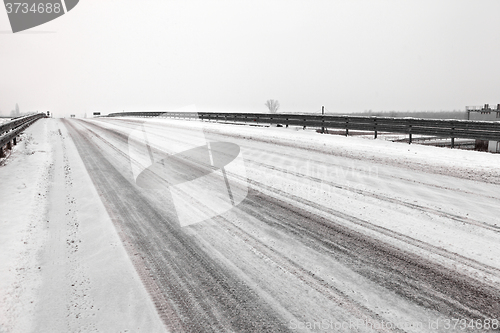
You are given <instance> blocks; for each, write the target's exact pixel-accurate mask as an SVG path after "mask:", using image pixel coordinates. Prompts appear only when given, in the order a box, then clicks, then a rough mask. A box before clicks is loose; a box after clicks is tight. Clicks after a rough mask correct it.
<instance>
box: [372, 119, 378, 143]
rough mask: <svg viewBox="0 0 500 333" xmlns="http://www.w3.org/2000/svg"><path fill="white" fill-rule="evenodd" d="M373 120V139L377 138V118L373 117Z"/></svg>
mask: <svg viewBox="0 0 500 333" xmlns="http://www.w3.org/2000/svg"><path fill="white" fill-rule="evenodd" d="M373 120H374V121H375V126H373V129H374V130H375V133H374V139H376V138H377V118H375V119H373Z"/></svg>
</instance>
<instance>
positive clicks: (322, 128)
mask: <svg viewBox="0 0 500 333" xmlns="http://www.w3.org/2000/svg"><path fill="white" fill-rule="evenodd" d="M321 115H322V116H324V115H325V106H324V105H322V106H321ZM321 121H322V122H323V123H324V122H325V119H324V118H322V119H321ZM324 133H325V127H321V134H324Z"/></svg>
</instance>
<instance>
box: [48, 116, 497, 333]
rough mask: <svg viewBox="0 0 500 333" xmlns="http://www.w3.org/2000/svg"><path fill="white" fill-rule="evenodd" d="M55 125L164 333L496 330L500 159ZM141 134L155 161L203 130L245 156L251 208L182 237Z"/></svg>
mask: <svg viewBox="0 0 500 333" xmlns="http://www.w3.org/2000/svg"><path fill="white" fill-rule="evenodd" d="M46 121H47V122H52V124H51V125H50V126H53V127H54V128H60V129H62V131H63V132H62V133H63V134H62V135H63V136H64V135H65V133H67V140H70V139H71V140H72V142H74V144H75V146H76V149H77V151H78V153H79V156H80V157H81V159H82V161H83V164H84V165H85V168H86V170H87V172H88V174H89V175H90V179H91V180H92V183H93V186H95V189H96V190H97V193H98V194H99V197H100V199H101V200H102V202H103V204H104V206H105V207H106V212H107V214H108V215H109V217H110V218H111V220H112V221H113V224H114V226H115V228H116V230H117V231H118V234H119V237H120V239H121V242H122V243H123V245H124V247H125V250H126V253H127V254H128V257H129V258H130V259H131V260H132V262H133V265H134V267H135V270H136V272H137V273H138V275H139V276H140V279H141V280H142V283H143V285H144V286H145V287H146V290H147V292H148V293H149V295H150V297H151V299H152V301H153V303H154V305H155V307H156V310H157V312H158V314H159V316H160V318H161V320H162V321H163V323H164V324H165V327H166V329H167V330H168V331H172V332H183V331H185V332H207V331H217V332H220V331H227V332H265V331H269V332H288V331H322V330H323V331H336V332H337V331H340V332H351V331H359V332H390V331H406V332H436V331H442V332H453V331H457V332H464V331H478V330H477V329H476V328H472V326H467V327H465V329H464V328H463V324H464V321H461V322H458V324H457V320H458V319H465V318H467V325H470V323H471V321H470V319H473V320H475V321H474V322H473V323H474V324H477V323H478V320H481V322H482V323H484V322H485V320H486V321H487V322H488V321H489V323H490V327H491V325H492V324H493V328H495V326H494V325H495V322H496V320H499V319H500V259H499V258H500V246H498V244H500V219H499V216H500V191H499V190H500V185H499V184H500V180H499V175H500V170H499V169H500V168H499V161H500V159H499V157H498V155H492V154H487V153H479V152H470V151H459V150H449V149H443V148H435V147H424V146H414V145H411V146H410V145H406V144H401V143H390V142H380V141H375V140H366V139H360V138H344V137H339V136H327V135H324V136H323V135H319V134H316V133H312V132H305V131H297V130H295V129H284V128H257V127H249V126H236V125H222V124H213V123H198V122H192V121H180V120H165V119H163V120H160V119H153V120H151V119H150V120H143V119H125V118H123V119H94V120H74V119H72V120H46ZM137 128H142V129H143V130H144V129H146V131H147V132H148V133H154V136H155V137H156V141H155V139H150V142H149V143H148V147H151V149H152V152H151V151H150V152H149V154H150V156H151V157H152V160H154V154H157V152H158V151H159V150H161V149H162V148H165V147H167V148H166V150H168V147H170V146H173V145H176V146H179V145H180V146H182V145H185V146H190V145H191V142H190V140H192V138H193V137H194V136H195V134H194V133H195V132H196V131H198V130H199V131H203V133H204V137H205V138H206V140H207V141H208V142H211V143H212V144H213V143H215V142H230V143H233V144H236V145H238V146H239V147H240V154H241V156H242V157H243V161H244V167H245V177H242V176H241V175H235V174H233V175H231V172H228V174H229V176H228V177H229V183H231V182H233V183H235V184H236V185H234V184H233V183H231V184H233V185H231V186H236V187H240V188H242V187H247V191H248V192H245V194H246V197H245V198H244V199H243V201H242V202H241V203H239V204H237V205H236V206H235V207H233V208H232V209H229V210H227V211H225V212H223V213H221V214H220V215H217V216H215V217H213V218H211V219H208V220H205V221H202V222H199V223H193V224H190V225H188V226H183V225H182V217H181V215H182V213H180V212H179V206H178V205H176V202H175V198H174V196H175V193H174V191H173V190H172V191H169V190H168V189H161V188H160V189H158V188H157V189H148V188H142V187H140V186H138V185H137V182H136V178H137V175H136V174H134V171H133V169H134V163H136V162H137V161H135V159H134V158H135V155H134V151H140V150H141V149H142V146H141V143H140V142H139V141H137V140H134V139H132V138H133V133H134V131H136V130H137ZM165 143H167V144H165ZM174 143H175V144H174ZM155 151H156V152H155ZM167 153H168V151H167ZM210 158H212V157H210ZM214 158H215V157H214ZM212 162H213V161H212ZM212 164H213V163H212ZM201 168H202V166H200V169H201ZM228 170H230V169H228ZM207 177H208V176H207ZM207 177H206V178H207ZM214 177H215V176H214ZM221 179H222V178H221ZM224 179H226V185H227V188H228V191H229V192H230V190H229V187H230V186H229V185H228V183H227V178H226V175H225V174H224ZM205 181H206V182H207V183H206V184H204V183H203V182H201V183H198V185H200V184H201V186H202V187H203V186H205V187H207V186H211V185H210V184H211V183H210V181H209V180H205ZM88 185H91V184H88ZM221 186H222V188H225V187H224V183H222V185H221ZM184 189H186V188H184ZM188 189H189V188H188ZM200 191H201V190H200ZM193 195H194V194H193ZM197 199H199V198H197ZM207 200H210V198H207ZM231 200H233V199H231ZM233 201H234V200H233ZM201 205H203V203H201ZM208 208H210V207H207V209H208ZM193 214H194V213H193ZM448 325H451V327H449V326H448ZM454 325H455V326H454ZM396 326H397V327H399V328H396Z"/></svg>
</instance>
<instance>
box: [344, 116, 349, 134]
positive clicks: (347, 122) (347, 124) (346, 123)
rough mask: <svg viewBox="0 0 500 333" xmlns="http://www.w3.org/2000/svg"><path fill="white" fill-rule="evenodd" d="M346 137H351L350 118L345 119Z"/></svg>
mask: <svg viewBox="0 0 500 333" xmlns="http://www.w3.org/2000/svg"><path fill="white" fill-rule="evenodd" d="M345 136H349V117H345Z"/></svg>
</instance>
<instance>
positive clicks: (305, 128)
mask: <svg viewBox="0 0 500 333" xmlns="http://www.w3.org/2000/svg"><path fill="white" fill-rule="evenodd" d="M306 121H307V119H306V118H304V124H305V122H306ZM302 129H303V130H305V129H306V125H304V127H303V128H302Z"/></svg>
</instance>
